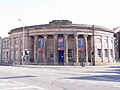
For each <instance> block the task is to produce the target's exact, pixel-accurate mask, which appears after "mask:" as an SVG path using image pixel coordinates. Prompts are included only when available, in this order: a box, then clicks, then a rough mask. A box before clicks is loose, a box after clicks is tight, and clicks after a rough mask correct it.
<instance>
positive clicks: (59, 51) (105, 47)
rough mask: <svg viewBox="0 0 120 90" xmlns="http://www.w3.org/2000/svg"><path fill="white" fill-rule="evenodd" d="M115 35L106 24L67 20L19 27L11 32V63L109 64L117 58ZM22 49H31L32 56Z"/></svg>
mask: <svg viewBox="0 0 120 90" xmlns="http://www.w3.org/2000/svg"><path fill="white" fill-rule="evenodd" d="M23 29H24V33H23ZM113 34H114V33H113V30H112V29H109V28H106V27H103V26H97V25H86V24H72V22H71V21H68V20H53V21H52V22H50V23H49V24H44V25H34V26H26V27H20V28H16V29H13V30H11V31H10V32H9V35H10V37H9V40H10V41H9V42H10V43H9V63H11V64H13V65H16V64H17V65H19V64H44V65H82V63H83V62H85V64H86V65H90V64H92V65H98V64H105V63H107V64H109V63H112V62H114V58H115V54H114V38H113ZM23 39H24V40H23ZM23 49H26V50H28V51H29V56H28V55H27V56H25V57H24V58H23V57H22V54H21V52H22V50H23ZM3 53H4V51H3ZM6 53H7V52H6ZM3 56H4V54H3Z"/></svg>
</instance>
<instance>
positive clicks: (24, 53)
mask: <svg viewBox="0 0 120 90" xmlns="http://www.w3.org/2000/svg"><path fill="white" fill-rule="evenodd" d="M18 21H20V22H22V20H21V19H18ZM22 24H23V27H22V29H23V35H22V37H23V47H22V49H23V50H22V54H23V56H22V63H21V64H22V65H23V62H24V58H25V52H24V51H25V50H24V49H25V45H24V38H25V36H24V31H25V26H24V22H22Z"/></svg>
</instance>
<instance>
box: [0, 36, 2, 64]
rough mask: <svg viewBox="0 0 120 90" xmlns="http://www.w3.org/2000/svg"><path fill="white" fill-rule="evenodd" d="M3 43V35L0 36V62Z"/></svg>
mask: <svg viewBox="0 0 120 90" xmlns="http://www.w3.org/2000/svg"><path fill="white" fill-rule="evenodd" d="M1 45H2V37H0V63H1V59H2V56H1V51H2V50H1V48H2V47H1Z"/></svg>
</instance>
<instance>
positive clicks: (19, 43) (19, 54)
mask: <svg viewBox="0 0 120 90" xmlns="http://www.w3.org/2000/svg"><path fill="white" fill-rule="evenodd" d="M18 40H19V41H18V47H19V48H18V64H19V65H20V64H21V37H19V39H18Z"/></svg>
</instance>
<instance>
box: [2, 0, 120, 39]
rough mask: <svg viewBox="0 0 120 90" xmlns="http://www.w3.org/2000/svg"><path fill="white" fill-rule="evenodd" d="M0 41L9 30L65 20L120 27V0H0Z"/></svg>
mask: <svg viewBox="0 0 120 90" xmlns="http://www.w3.org/2000/svg"><path fill="white" fill-rule="evenodd" d="M0 12H1V13H0V31H1V32H0V37H1V36H2V37H6V36H9V35H8V32H9V31H10V30H11V29H14V28H18V27H21V26H22V23H21V22H20V21H18V19H21V20H22V21H23V22H24V23H25V26H29V25H39V24H48V23H49V22H50V21H52V20H58V19H62V20H63V19H65V20H70V21H72V22H73V23H75V24H95V25H101V26H106V27H109V28H114V27H117V26H120V0H0Z"/></svg>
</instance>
